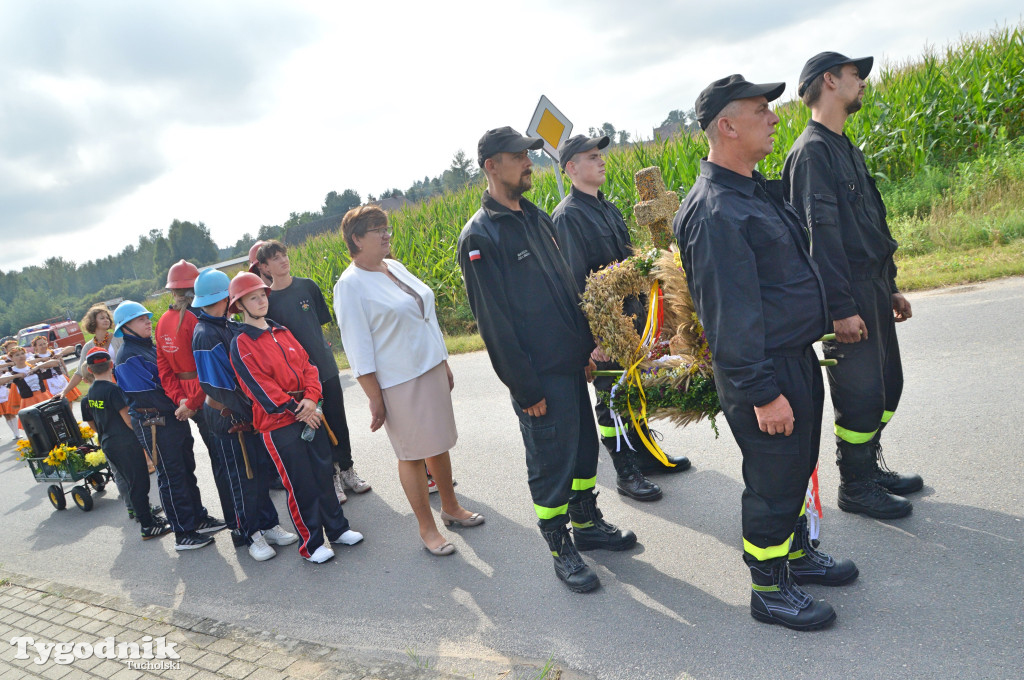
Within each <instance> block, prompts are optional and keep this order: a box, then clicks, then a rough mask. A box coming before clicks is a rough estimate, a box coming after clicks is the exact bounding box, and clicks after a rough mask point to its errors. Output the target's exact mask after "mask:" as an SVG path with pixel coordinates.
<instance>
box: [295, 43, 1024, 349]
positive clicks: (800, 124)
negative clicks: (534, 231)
mask: <svg viewBox="0 0 1024 680" xmlns="http://www.w3.org/2000/svg"><path fill="white" fill-rule="evenodd" d="M791 80H792V79H791ZM787 94H788V95H790V96H795V88H794V87H793V85H792V82H791V83H790V88H789V91H788V92H787ZM776 112H777V113H778V114H779V117H780V119H781V120H780V122H779V125H778V127H777V129H776V130H777V131H776V135H775V150H774V151H773V152H772V154H771V155H769V156H768V157H767V158H766V159H765V160H764V161H763V162H762V163H761V166H760V169H761V172H763V173H764V174H765V175H767V176H769V177H778V176H779V174H780V173H781V170H782V164H783V161H784V160H785V157H786V153H787V152H788V151H789V149H790V147H791V146H792V145H793V142H794V141H795V140H796V138H797V137H798V136H799V135H800V133H801V132H802V131H803V129H804V127H805V126H806V125H807V121H808V119H809V117H810V111H809V110H808V109H807V108H806V107H805V106H804V105H803V104H802V103H801V102H799V101H798V100H790V101H787V102H785V103H783V104H781V105H779V106H778V107H777V109H776ZM499 122H500V121H499ZM496 124H497V123H496ZM846 132H847V135H849V137H850V138H851V139H852V140H853V141H854V143H856V144H858V145H859V146H860V147H861V149H862V150H863V151H864V153H865V156H866V158H867V161H868V165H869V167H870V169H871V170H872V172H873V173H874V174H875V176H876V177H877V178H878V180H879V186H880V188H881V189H882V190H883V193H885V184H886V183H889V182H892V183H898V182H899V181H900V180H902V179H905V178H907V177H910V176H912V175H914V174H915V173H918V172H922V171H925V170H928V169H932V170H934V169H935V168H942V167H949V166H956V165H957V164H962V163H964V162H967V161H970V160H972V159H974V158H976V157H978V156H979V155H982V154H990V153H994V152H999V151H1000V150H1001V149H1003V148H1006V147H1007V145H1009V144H1011V143H1012V142H1013V141H1014V140H1016V139H1017V138H1019V137H1021V136H1022V132H1024V24H1019V25H1017V26H1016V27H1012V28H1011V27H1007V28H1004V29H999V30H996V31H993V32H992V33H990V34H989V35H987V36H984V37H980V38H968V39H965V40H962V41H961V42H959V43H957V44H954V45H951V46H949V47H947V48H946V49H945V51H944V52H942V53H938V52H935V51H934V50H930V51H928V52H926V53H925V54H924V55H923V56H922V57H921V58H920V59H919V60H917V61H913V62H908V63H903V64H878V63H876V64H875V68H874V70H873V72H872V74H871V77H870V80H869V83H868V88H867V92H866V94H865V97H864V106H863V109H862V110H861V111H860V112H858V113H856V114H855V115H853V116H851V117H850V119H849V120H848V122H847V127H846ZM707 152H708V146H707V142H706V141H705V139H704V137H703V135H697V136H696V137H691V136H689V135H680V136H677V137H674V138H671V139H667V140H658V141H653V142H643V143H639V144H635V145H632V146H625V147H616V148H613V149H612V150H611V151H610V152H609V153H608V155H607V157H606V167H607V179H606V181H605V185H604V187H603V189H604V192H605V194H606V195H607V197H608V198H609V199H610V200H611V201H612V202H614V203H615V204H616V205H617V206H618V207H619V209H620V210H621V211H622V213H623V215H624V216H625V217H626V220H627V223H629V224H630V228H631V230H632V231H633V232H634V238H635V242H637V243H639V244H643V243H645V242H646V241H647V240H649V236H648V235H647V234H646V233H640V232H641V231H643V230H640V231H637V230H636V229H635V226H636V225H635V222H634V220H633V206H634V204H635V203H636V202H637V200H638V198H637V194H636V187H635V186H634V183H633V175H634V173H635V172H636V171H638V170H640V169H641V168H645V167H649V166H657V167H659V168H661V172H662V176H663V177H664V179H665V184H666V186H667V187H668V188H669V189H671V190H673V191H677V192H678V193H679V194H680V196H683V195H685V193H686V191H687V190H688V189H689V187H690V186H691V185H692V184H693V182H694V179H695V178H696V177H697V174H698V172H699V162H700V159H701V158H702V157H704V156H706V155H707ZM566 179H567V178H566ZM483 188H484V185H483V184H482V183H481V182H479V181H478V182H475V183H473V184H471V185H470V186H468V187H466V188H465V189H463V190H462V191H459V192H456V193H451V194H446V195H443V196H440V197H437V198H434V199H432V200H429V201H426V202H424V203H421V204H416V205H412V206H409V207H407V208H405V209H403V210H401V211H399V212H396V213H393V214H392V215H391V216H390V221H391V223H392V225H393V226H394V229H395V232H394V237H393V238H392V255H393V257H395V258H396V259H398V260H400V261H402V262H403V263H404V264H405V265H406V266H407V267H408V268H409V270H410V271H412V272H413V273H414V274H415V275H416V276H418V277H419V278H421V279H422V280H423V281H424V282H425V283H427V285H429V286H431V288H433V290H434V292H435V294H436V295H437V309H438V318H439V320H440V322H441V326H442V328H443V329H444V330H445V332H446V333H449V334H458V333H464V332H467V331H471V330H473V321H472V315H471V313H470V311H469V309H468V304H467V302H466V295H465V289H464V286H463V281H462V275H461V273H460V271H459V267H458V261H457V257H456V253H455V246H456V243H457V241H458V237H459V233H460V232H461V231H462V227H463V225H464V224H465V223H466V221H467V220H468V219H469V218H470V217H471V216H472V215H473V213H474V212H475V211H476V210H477V208H479V206H480V196H481V193H482V191H483ZM528 198H529V199H530V200H531V201H533V202H534V203H536V204H537V205H539V206H540V207H541V208H542V209H544V210H546V211H548V212H549V213H550V212H551V210H552V209H554V207H555V205H557V203H558V200H559V199H558V188H557V182H556V178H555V175H554V171H552V170H546V171H538V172H536V173H535V174H534V178H533V189H532V191H531V192H530V193H529V194H528ZM289 255H290V257H291V260H292V268H293V272H294V273H295V274H297V275H301V276H307V277H309V278H312V279H313V280H314V281H316V283H317V284H318V285H319V286H320V288H321V290H323V293H324V296H325V297H326V298H327V301H328V303H329V304H330V303H331V301H332V299H333V288H334V283H335V282H336V281H337V279H338V277H339V276H340V275H341V272H342V271H343V270H344V269H345V267H346V266H348V263H349V260H350V258H349V255H348V250H347V248H346V246H345V241H344V238H343V237H342V236H341V234H340V232H339V233H328V234H322V235H320V236H317V237H315V238H312V239H310V240H309V241H306V242H305V243H303V244H302V245H301V246H298V247H296V248H293V249H291V251H290V253H289Z"/></svg>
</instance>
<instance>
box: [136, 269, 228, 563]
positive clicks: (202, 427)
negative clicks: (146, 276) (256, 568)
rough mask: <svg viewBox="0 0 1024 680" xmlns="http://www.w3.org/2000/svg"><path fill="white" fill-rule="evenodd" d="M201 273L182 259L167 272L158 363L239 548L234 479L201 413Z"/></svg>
mask: <svg viewBox="0 0 1024 680" xmlns="http://www.w3.org/2000/svg"><path fill="white" fill-rule="evenodd" d="M198 276H199V268H198V267H196V266H195V265H194V264H192V263H191V262H187V261H185V260H180V261H179V262H178V263H177V264H175V265H173V266H171V268H170V269H169V270H168V271H167V284H166V285H165V286H164V287H165V288H166V289H167V290H168V291H170V293H171V296H172V297H173V303H172V304H171V306H170V308H169V309H168V310H167V311H166V312H164V314H163V316H161V317H160V320H159V321H158V322H157V324H156V335H155V344H156V365H157V370H158V371H159V372H160V384H161V385H163V388H164V392H165V393H166V394H167V396H168V398H170V400H171V401H173V402H174V403H175V404H176V405H177V407H178V408H177V410H176V411H175V412H174V416H175V417H176V418H177V419H178V420H180V421H183V422H187V421H188V420H189V419H192V421H193V422H195V424H196V426H197V427H198V428H199V436H200V437H201V438H202V440H203V444H204V445H205V446H206V451H207V453H208V454H209V456H210V467H211V469H212V470H213V481H214V484H216V485H217V497H218V499H219V500H220V509H221V512H222V513H223V514H224V521H225V522H226V523H227V525H228V528H229V529H231V540H232V542H233V543H234V545H235V547H236V548H237V547H240V546H242V545H246V537H245V536H242V535H241V534H239V532H238V522H237V521H236V518H235V506H234V503H233V501H232V495H231V482H230V480H229V479H228V475H227V471H226V470H224V466H223V464H222V462H221V460H220V458H219V457H218V456H216V455H214V451H216V444H215V442H214V438H213V435H212V434H211V433H210V428H209V426H208V425H207V423H206V419H205V418H202V417H200V416H199V415H198V414H199V413H200V412H201V411H202V408H203V403H204V402H205V401H206V393H205V392H203V388H202V387H201V386H200V384H199V377H198V374H197V373H196V361H195V358H194V357H193V356H192V335H193V334H194V333H195V329H196V324H197V323H198V321H199V318H198V317H197V316H196V313H195V311H194V310H193V309H192V306H191V305H192V300H193V299H194V298H195V291H194V289H193V285H194V284H195V280H196V277H198Z"/></svg>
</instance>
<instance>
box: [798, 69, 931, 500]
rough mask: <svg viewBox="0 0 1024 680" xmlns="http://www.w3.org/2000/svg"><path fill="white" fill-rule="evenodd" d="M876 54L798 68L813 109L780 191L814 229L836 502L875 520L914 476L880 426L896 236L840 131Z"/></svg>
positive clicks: (915, 485)
mask: <svg viewBox="0 0 1024 680" xmlns="http://www.w3.org/2000/svg"><path fill="white" fill-rule="evenodd" d="M873 62H874V59H873V57H864V58H863V59H849V58H847V57H845V56H843V55H841V54H838V53H836V52H822V53H821V54H818V55H816V56H814V57H812V58H811V59H810V60H808V62H807V64H806V65H804V69H803V72H802V73H801V74H800V87H799V90H798V93H799V95H800V97H801V98H802V99H803V101H804V103H805V104H806V105H807V106H808V107H810V109H811V120H810V121H808V123H807V128H806V129H805V130H804V131H803V132H802V133H801V134H800V137H799V138H798V139H797V140H796V142H795V143H794V144H793V148H792V149H790V152H789V156H787V158H786V164H785V167H784V169H783V175H782V176H783V182H784V185H785V192H786V195H787V197H788V199H789V201H790V203H792V204H793V207H794V208H796V209H797V212H798V213H799V214H800V216H801V218H802V219H803V220H804V221H805V224H806V226H807V228H808V229H809V230H810V235H811V255H812V256H813V257H814V260H815V262H817V264H818V268H819V269H820V271H821V277H822V280H823V281H824V282H825V291H826V295H827V298H828V310H829V315H830V317H831V318H832V324H833V326H834V328H835V333H836V341H835V342H828V343H825V345H824V351H825V356H826V357H827V358H835V359H838V364H837V365H836V366H832V367H830V368H829V369H828V382H829V387H830V389H831V392H832V406H833V408H834V410H835V416H836V417H835V434H836V445H837V449H836V459H837V461H836V462H837V464H838V465H839V475H840V482H839V508H840V509H842V510H845V511H846V512H855V513H862V514H865V515H867V516H869V517H876V518H879V519H894V518H897V517H904V516H906V515H908V514H910V511H911V510H912V507H913V506H912V505H911V503H910V501H908V500H907V499H905V498H903V495H904V494H907V493H911V492H914V491H920V490H921V487H922V486H923V481H922V479H921V477H920V476H919V475H901V474H899V473H897V472H894V471H892V470H890V469H889V467H888V466H886V464H885V461H884V459H883V458H882V445H881V443H880V440H881V436H882V429H883V428H884V427H885V425H886V423H888V422H889V419H890V418H892V416H893V414H894V413H895V411H896V406H897V404H898V403H899V400H900V394H901V393H902V392H903V367H902V364H901V362H900V348H899V343H898V341H897V339H896V322H899V321H906V320H907V319H909V318H910V316H911V309H910V303H909V302H908V301H907V299H906V298H905V297H903V295H902V294H901V293H900V291H899V289H898V288H897V287H896V265H895V264H894V263H893V258H892V256H893V253H894V252H895V251H896V247H897V245H896V241H895V240H894V239H893V238H892V235H891V234H890V233H889V226H888V224H886V221H885V206H884V205H883V204H882V197H881V195H880V194H879V193H878V189H876V188H875V180H874V178H872V177H871V174H870V173H869V172H868V168H867V165H866V164H865V162H864V154H863V153H862V152H861V150H860V149H858V148H857V147H856V146H854V144H853V143H851V142H850V140H849V138H847V136H846V135H845V134H844V133H843V127H844V126H845V125H846V120H847V118H849V117H850V115H852V114H853V113H855V112H857V111H859V110H860V108H861V101H862V99H863V97H864V79H865V78H867V77H868V73H870V71H871V66H872V63H873Z"/></svg>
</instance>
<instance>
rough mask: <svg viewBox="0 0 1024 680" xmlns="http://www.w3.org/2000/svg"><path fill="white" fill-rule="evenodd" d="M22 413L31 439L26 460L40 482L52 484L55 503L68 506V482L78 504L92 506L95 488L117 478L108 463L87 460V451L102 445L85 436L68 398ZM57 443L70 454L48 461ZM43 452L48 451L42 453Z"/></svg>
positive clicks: (86, 507)
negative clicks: (114, 477) (56, 460)
mask: <svg viewBox="0 0 1024 680" xmlns="http://www.w3.org/2000/svg"><path fill="white" fill-rule="evenodd" d="M18 417H19V418H20V419H21V424H22V426H23V427H24V428H25V435H26V437H27V439H28V445H27V446H25V452H27V453H28V454H29V455H28V456H26V457H24V458H22V460H24V461H25V462H26V463H28V467H29V469H31V470H32V476H33V477H35V478H36V481H37V482H40V483H42V484H46V483H49V484H50V486H49V488H48V489H47V492H48V495H49V497H50V503H52V504H53V507H55V508H57V509H58V510H63V509H64V508H66V507H67V499H66V498H65V496H66V494H67V493H68V492H66V491H64V485H65V484H70V485H73V486H72V487H71V491H70V493H71V498H72V500H74V501H75V505H77V506H78V507H80V508H81V509H82V510H85V511H89V510H92V492H96V493H99V492H100V491H103V488H104V487H105V486H106V485H107V483H108V482H109V481H110V480H111V479H113V473H111V472H110V466H108V465H107V464H106V463H102V464H100V465H89V464H87V463H86V462H85V456H86V454H88V453H92V452H93V451H98V450H99V447H98V446H95V445H93V444H91V443H89V441H87V440H86V439H85V437H83V436H82V430H81V427H82V426H80V425H79V424H78V422H77V421H76V420H75V416H74V413H72V411H71V405H70V404H69V403H68V401H67V400H66V399H60V398H55V399H51V400H48V401H44V402H40V403H38V404H36V405H34V406H28V407H26V408H23V409H22V410H21V411H20V412H19V413H18ZM56 447H63V449H62V450H63V451H65V452H66V455H65V456H64V457H63V459H62V460H60V462H57V463H54V464H48V463H47V462H46V460H47V458H48V457H49V453H50V452H51V451H53V450H54V449H55V448H56ZM19 448H21V445H20V444H19ZM41 453H42V454H44V455H43V456H41V457H40V455H39V454H41ZM76 482H84V483H82V484H76ZM90 489H91V490H90Z"/></svg>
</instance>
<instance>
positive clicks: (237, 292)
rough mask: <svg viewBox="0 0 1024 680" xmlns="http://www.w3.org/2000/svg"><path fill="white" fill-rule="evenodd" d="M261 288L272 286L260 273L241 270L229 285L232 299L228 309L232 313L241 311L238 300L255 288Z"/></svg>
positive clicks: (267, 288) (229, 293)
mask: <svg viewBox="0 0 1024 680" xmlns="http://www.w3.org/2000/svg"><path fill="white" fill-rule="evenodd" d="M261 288H265V289H266V290H270V286H268V285H267V284H266V283H265V282H264V281H263V279H261V278H260V277H259V276H258V275H256V274H253V273H252V272H239V273H237V274H235V278H233V279H231V283H230V284H229V285H228V295H229V296H230V299H231V303H230V304H229V305H228V311H229V312H231V313H235V312H237V311H239V310H238V301H239V300H241V299H242V298H243V297H245V296H246V295H248V294H249V293H251V292H253V291H254V290H260V289H261Z"/></svg>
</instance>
